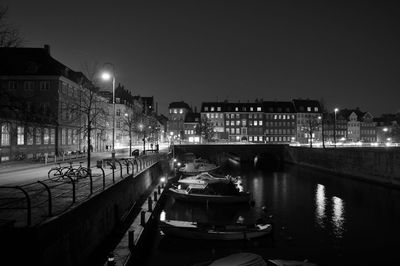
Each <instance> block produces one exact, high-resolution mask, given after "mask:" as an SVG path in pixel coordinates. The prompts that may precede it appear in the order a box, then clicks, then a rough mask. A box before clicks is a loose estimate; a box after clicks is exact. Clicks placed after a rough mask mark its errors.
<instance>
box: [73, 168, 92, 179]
mask: <svg viewBox="0 0 400 266" xmlns="http://www.w3.org/2000/svg"><path fill="white" fill-rule="evenodd" d="M88 176H89V171H88V169H86V168H83V167H82V168H79V169H78V170H77V173H76V177H77V178H86V177H88Z"/></svg>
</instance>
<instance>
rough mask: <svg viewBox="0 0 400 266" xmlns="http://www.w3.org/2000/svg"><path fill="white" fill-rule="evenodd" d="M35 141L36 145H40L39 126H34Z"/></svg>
mask: <svg viewBox="0 0 400 266" xmlns="http://www.w3.org/2000/svg"><path fill="white" fill-rule="evenodd" d="M35 143H36V145H42V129H41V128H36V132H35Z"/></svg>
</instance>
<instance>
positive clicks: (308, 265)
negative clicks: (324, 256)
mask: <svg viewBox="0 0 400 266" xmlns="http://www.w3.org/2000/svg"><path fill="white" fill-rule="evenodd" d="M268 265H271V266H272V265H274V266H317V264H315V263H312V262H308V261H307V260H305V261H297V260H268Z"/></svg>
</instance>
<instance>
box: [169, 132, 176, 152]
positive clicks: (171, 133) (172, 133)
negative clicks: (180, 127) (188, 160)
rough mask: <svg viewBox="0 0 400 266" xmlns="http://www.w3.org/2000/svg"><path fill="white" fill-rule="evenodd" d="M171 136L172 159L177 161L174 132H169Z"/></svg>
mask: <svg viewBox="0 0 400 266" xmlns="http://www.w3.org/2000/svg"><path fill="white" fill-rule="evenodd" d="M169 135H170V136H171V146H172V159H175V151H174V150H175V149H174V132H172V131H171V132H169Z"/></svg>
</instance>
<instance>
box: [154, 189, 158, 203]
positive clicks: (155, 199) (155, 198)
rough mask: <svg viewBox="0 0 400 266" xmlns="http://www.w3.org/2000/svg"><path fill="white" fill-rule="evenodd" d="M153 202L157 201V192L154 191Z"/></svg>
mask: <svg viewBox="0 0 400 266" xmlns="http://www.w3.org/2000/svg"><path fill="white" fill-rule="evenodd" d="M154 201H157V191H154Z"/></svg>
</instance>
